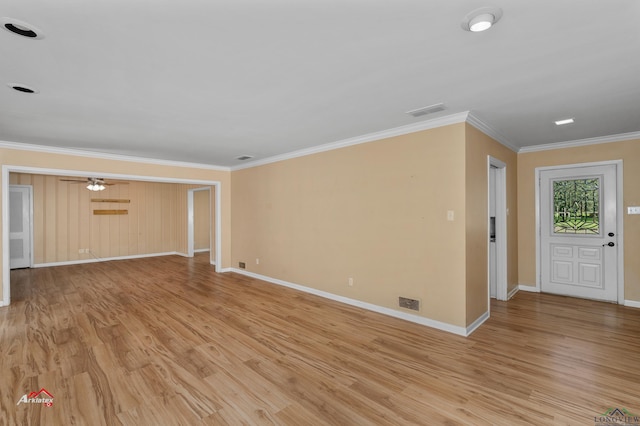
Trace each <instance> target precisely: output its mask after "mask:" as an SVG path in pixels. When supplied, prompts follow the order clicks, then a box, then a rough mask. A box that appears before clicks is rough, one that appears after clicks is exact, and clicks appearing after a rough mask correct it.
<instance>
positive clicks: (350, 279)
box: [348, 277, 353, 287]
mask: <svg viewBox="0 0 640 426" xmlns="http://www.w3.org/2000/svg"><path fill="white" fill-rule="evenodd" d="M348 284H349V287H353V278H351V277H349V281H348Z"/></svg>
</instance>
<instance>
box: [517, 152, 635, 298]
mask: <svg viewBox="0 0 640 426" xmlns="http://www.w3.org/2000/svg"><path fill="white" fill-rule="evenodd" d="M594 166H595V167H597V166H616V232H617V233H618V235H617V236H616V237H617V241H618V243H617V245H616V247H617V250H618V265H617V266H618V300H617V303H618V304H621V305H622V304H624V303H625V300H624V203H623V199H624V191H623V184H624V182H623V176H624V174H623V170H622V168H623V161H622V160H606V161H594V162H591V163H576V164H562V165H558V166H544V167H536V169H535V182H534V184H535V197H536V201H535V209H536V212H535V213H536V287H535V288H536V289H537V290H536V291H537V292H540V291H541V280H542V259H541V258H540V257H541V256H540V250H541V241H540V240H541V236H540V233H541V232H542V228H541V224H540V172H543V171H549V170H562V169H579V168H581V167H594ZM520 289H521V290H523V288H522V286H520ZM525 291H527V290H525Z"/></svg>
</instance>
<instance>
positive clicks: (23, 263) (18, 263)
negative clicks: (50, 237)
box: [9, 185, 31, 269]
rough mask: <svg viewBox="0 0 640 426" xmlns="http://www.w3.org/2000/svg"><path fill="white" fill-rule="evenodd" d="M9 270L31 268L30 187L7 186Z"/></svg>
mask: <svg viewBox="0 0 640 426" xmlns="http://www.w3.org/2000/svg"><path fill="white" fill-rule="evenodd" d="M9 263H10V268H11V269H15V268H28V267H30V266H31V187H30V186H23V185H10V186H9Z"/></svg>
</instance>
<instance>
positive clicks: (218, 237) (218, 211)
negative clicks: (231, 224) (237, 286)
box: [1, 164, 224, 306]
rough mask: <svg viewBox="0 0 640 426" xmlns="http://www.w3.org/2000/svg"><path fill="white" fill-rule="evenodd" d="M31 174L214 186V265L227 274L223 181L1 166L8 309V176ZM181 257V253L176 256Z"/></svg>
mask: <svg viewBox="0 0 640 426" xmlns="http://www.w3.org/2000/svg"><path fill="white" fill-rule="evenodd" d="M10 172H16V173H31V174H40V175H58V176H79V177H86V176H91V175H95V174H97V173H99V174H100V177H105V178H114V179H126V180H137V181H143V182H165V183H185V184H197V185H210V186H213V187H215V199H216V204H215V206H216V208H215V215H216V221H215V246H216V252H215V263H212V265H215V270H216V272H224V271H222V270H221V267H220V266H221V265H222V182H220V181H214V180H211V181H209V180H201V179H180V178H169V177H159V176H139V175H130V174H116V173H102V172H95V171H79V170H63V169H55V168H40V167H29V166H15V165H10V164H3V165H2V186H1V188H2V267H3V269H2V303H3V304H4V306H7V305H9V304H10V302H11V295H10V291H11V286H10V282H11V274H10V267H9V173H10ZM176 254H180V253H176Z"/></svg>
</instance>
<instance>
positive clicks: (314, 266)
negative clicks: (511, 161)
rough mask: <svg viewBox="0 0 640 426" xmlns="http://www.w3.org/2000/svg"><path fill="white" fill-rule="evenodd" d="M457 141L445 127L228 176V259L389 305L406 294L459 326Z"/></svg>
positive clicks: (461, 184)
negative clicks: (230, 238)
mask: <svg viewBox="0 0 640 426" xmlns="http://www.w3.org/2000/svg"><path fill="white" fill-rule="evenodd" d="M464 137H465V125H464V124H457V125H451V126H447V127H441V128H437V129H432V130H427V131H422V132H418V133H413V134H409V135H403V136H398V137H394V138H390V139H385V140H381V141H376V142H371V143H367V144H362V145H355V146H351V147H347V148H342V149H338V150H333V151H328V152H323V153H319V154H315V155H309V156H305V157H300V158H295V159H291V160H286V161H282V162H278V163H273V164H268V165H264V166H260V167H255V168H250V169H244V170H239V171H235V172H233V173H232V193H233V197H232V209H233V223H232V232H233V252H232V260H233V266H235V267H237V266H238V262H245V263H246V265H247V270H249V271H252V272H255V273H258V274H263V275H266V276H269V277H272V278H278V279H282V280H285V281H289V282H293V283H297V284H301V285H304V286H308V287H312V288H315V289H319V290H323V291H327V292H330V293H333V294H336V295H341V296H345V297H349V298H353V299H357V300H360V301H364V302H368V303H372V304H375V305H378V306H383V307H387V308H391V309H397V310H401V308H399V307H398V296H407V297H411V298H417V299H420V300H421V302H422V303H421V305H422V310H421V311H420V312H418V313H417V314H418V315H422V316H424V317H427V318H430V319H434V320H438V321H442V322H446V323H449V324H453V325H457V326H465V325H466V324H467V321H466V310H465V253H466V252H465V225H464V224H465V184H466V183H465V170H464V168H465V140H464ZM447 210H454V211H455V213H456V220H455V221H453V222H449V221H447ZM256 258H259V259H260V264H259V265H258V264H256ZM349 277H352V278H353V279H354V285H353V286H352V287H349V286H348V285H347V283H348V278H349ZM408 312H410V313H413V312H414V311H408Z"/></svg>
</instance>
